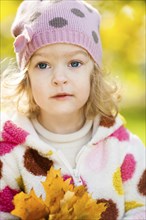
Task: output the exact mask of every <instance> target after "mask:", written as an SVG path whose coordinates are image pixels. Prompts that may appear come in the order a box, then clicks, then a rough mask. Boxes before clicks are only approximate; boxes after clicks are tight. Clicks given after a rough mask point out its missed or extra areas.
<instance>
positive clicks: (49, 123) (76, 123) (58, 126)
mask: <svg viewBox="0 0 146 220" xmlns="http://www.w3.org/2000/svg"><path fill="white" fill-rule="evenodd" d="M38 121H39V122H40V124H42V125H43V127H44V128H46V129H47V130H48V131H50V132H53V133H56V134H69V133H74V132H76V131H78V130H79V129H81V128H82V127H83V125H84V123H85V116H84V114H83V113H82V112H80V114H71V115H65V116H62V115H61V116H60V115H59V116H56V115H55V116H52V115H51V116H50V115H45V114H44V113H43V114H40V115H39V117H38Z"/></svg>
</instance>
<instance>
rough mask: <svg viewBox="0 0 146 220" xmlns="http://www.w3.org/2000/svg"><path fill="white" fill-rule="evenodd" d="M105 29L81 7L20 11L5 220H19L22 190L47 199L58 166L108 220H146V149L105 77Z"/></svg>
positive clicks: (62, 1) (4, 174)
mask: <svg viewBox="0 0 146 220" xmlns="http://www.w3.org/2000/svg"><path fill="white" fill-rule="evenodd" d="M99 25H100V15H99V13H98V11H97V10H96V9H95V8H93V7H92V6H90V5H88V4H87V3H85V2H84V1H82V0H72V1H68V0H51V1H48V0H46V1H42V0H37V1H24V2H22V4H21V5H20V8H19V9H18V12H17V15H16V19H15V21H14V23H13V25H12V34H13V36H14V37H15V42H14V48H15V52H16V58H17V63H18V67H19V71H17V72H16V71H15V73H14V70H13V71H12V70H11V71H9V74H8V73H7V77H8V76H9V77H10V79H11V82H12V80H13V81H14V82H15V85H16V86H15V85H14V84H13V89H15V90H14V92H15V93H13V94H12V90H11V96H10V95H9V96H8V98H9V100H10V102H12V101H13V102H14V103H16V106H17V111H15V112H13V113H15V114H13V113H12V108H11V107H10V106H9V105H8V104H7V107H9V108H11V109H9V110H11V113H10V111H9V113H8V114H7V116H6V117H5V119H4V120H3V121H4V122H3V125H2V136H1V150H0V153H1V215H0V217H1V219H2V220H4V219H6V220H8V219H17V218H16V217H15V216H12V214H10V212H11V211H12V210H13V209H14V206H13V203H12V200H13V197H14V196H15V195H16V194H17V193H19V192H20V191H24V192H26V193H29V192H30V190H31V189H32V188H33V189H34V190H35V192H36V194H37V195H38V196H41V195H42V196H43V197H45V193H44V191H43V187H42V184H41V182H42V181H44V180H45V177H46V175H47V172H48V171H49V170H50V168H51V167H52V166H53V167H54V168H55V169H59V168H61V173H62V176H63V178H64V179H67V178H71V180H72V183H74V184H75V185H77V186H78V185H82V184H84V185H86V187H87V189H88V192H89V193H91V194H92V197H93V198H94V199H96V200H97V203H99V202H105V203H106V205H107V209H106V211H105V212H103V214H102V217H101V220H144V219H146V215H145V209H144V199H145V195H146V188H145V187H146V184H145V178H146V171H144V169H145V168H144V167H145V164H144V153H145V152H144V149H145V148H144V146H143V145H142V143H141V141H140V140H139V139H138V138H137V137H136V136H134V135H133V134H131V133H130V132H129V131H128V130H127V129H126V128H124V125H123V120H122V118H121V117H120V116H119V115H118V110H117V101H116V93H115V90H113V87H112V86H111V85H110V84H109V83H108V82H106V81H105V79H104V74H103V73H102V71H101V56H102V49H101V41H100V35H99ZM5 80H7V79H5ZM10 98H11V99H10ZM10 116H11V117H10Z"/></svg>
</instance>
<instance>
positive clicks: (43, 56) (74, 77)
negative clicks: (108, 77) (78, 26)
mask: <svg viewBox="0 0 146 220" xmlns="http://www.w3.org/2000/svg"><path fill="white" fill-rule="evenodd" d="M93 66H94V63H93V61H92V59H91V58H90V56H89V55H88V53H87V52H86V51H85V50H84V49H82V48H81V47H78V46H75V45H71V44H53V45H48V46H45V47H42V48H40V49H39V50H37V51H36V52H35V54H34V55H33V57H32V58H31V61H30V66H29V70H28V74H29V78H30V82H31V88H32V94H33V97H34V99H35V101H36V103H37V105H38V106H39V107H40V111H41V114H44V115H49V116H53V115H54V116H55V115H56V116H59V115H60V116H63V115H66V114H70V115H72V114H74V113H75V114H79V113H80V110H82V109H83V107H84V105H85V103H86V102H87V100H88V97H89V94H90V75H91V72H92V70H93Z"/></svg>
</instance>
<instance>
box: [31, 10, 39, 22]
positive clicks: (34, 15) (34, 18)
mask: <svg viewBox="0 0 146 220" xmlns="http://www.w3.org/2000/svg"><path fill="white" fill-rule="evenodd" d="M40 15H41V13H40V12H35V13H34V14H33V15H31V17H30V19H29V20H30V22H33V21H35V20H36V19H37V18H38V17H39V16H40Z"/></svg>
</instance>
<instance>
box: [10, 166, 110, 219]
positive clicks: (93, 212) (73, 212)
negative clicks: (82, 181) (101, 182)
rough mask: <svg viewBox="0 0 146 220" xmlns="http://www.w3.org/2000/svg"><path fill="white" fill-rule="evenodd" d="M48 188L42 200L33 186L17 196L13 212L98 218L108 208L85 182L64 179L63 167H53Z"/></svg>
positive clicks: (30, 216) (32, 216)
mask: <svg viewBox="0 0 146 220" xmlns="http://www.w3.org/2000/svg"><path fill="white" fill-rule="evenodd" d="M42 185H43V187H44V190H45V192H46V198H45V200H43V199H42V198H39V197H37V196H36V194H35V192H34V190H31V191H30V193H29V194H25V193H23V192H21V193H19V194H17V195H16V196H15V197H14V205H15V209H14V210H13V211H12V212H11V213H12V214H13V215H16V216H18V217H20V218H21V219H22V220H30V219H33V220H45V219H48V220H64V219H67V220H81V219H84V220H88V219H95V220H99V219H100V217H101V214H102V212H104V211H105V210H106V206H105V204H104V203H99V204H97V203H96V200H94V199H93V198H92V197H91V195H90V194H89V193H88V192H87V190H86V187H85V186H78V187H77V186H73V185H72V184H70V180H66V181H64V180H63V178H62V176H61V172H60V170H55V169H54V168H51V169H50V171H49V172H48V174H47V177H46V180H45V181H44V182H42Z"/></svg>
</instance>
